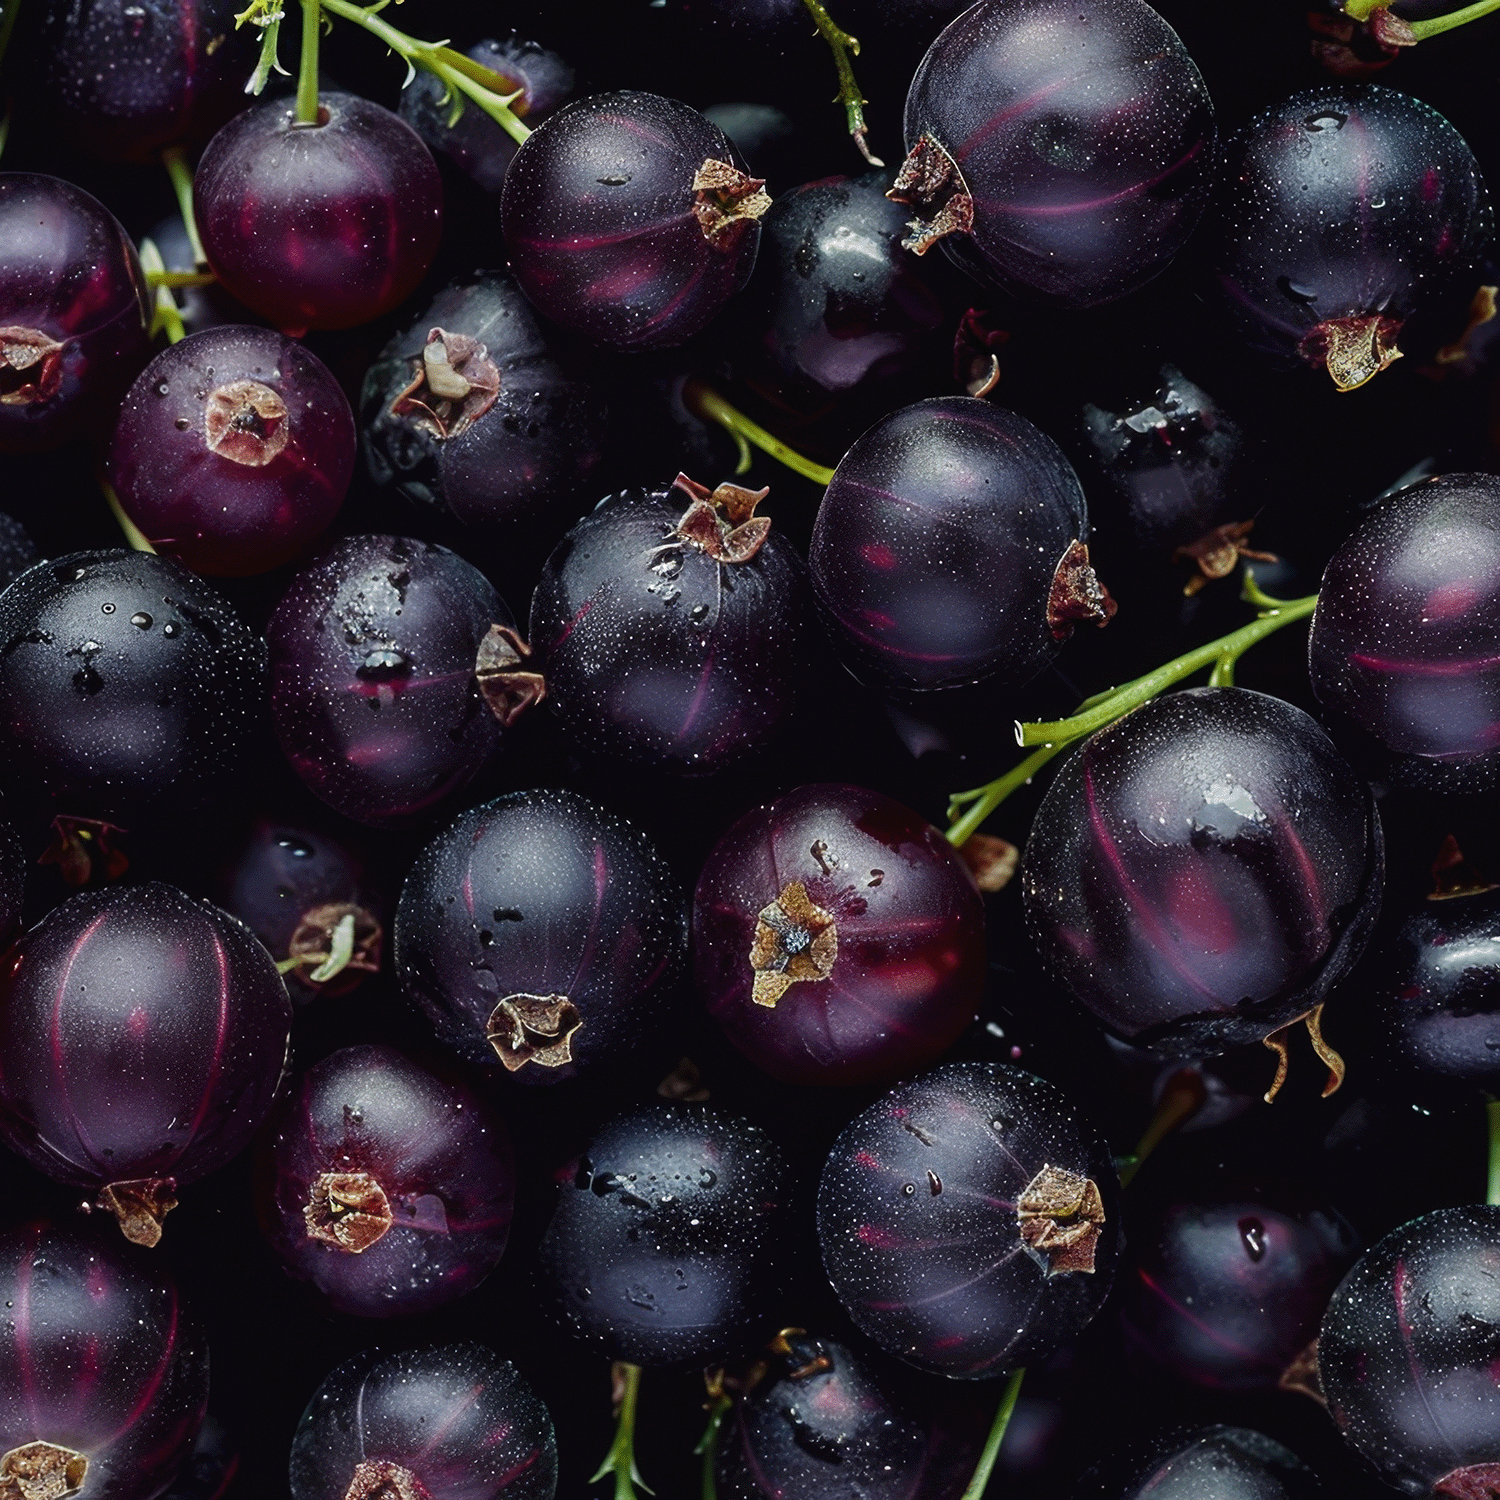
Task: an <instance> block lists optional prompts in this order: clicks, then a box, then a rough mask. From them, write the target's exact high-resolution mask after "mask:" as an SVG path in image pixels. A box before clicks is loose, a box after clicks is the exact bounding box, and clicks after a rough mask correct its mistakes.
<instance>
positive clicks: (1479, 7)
mask: <svg viewBox="0 0 1500 1500" xmlns="http://www.w3.org/2000/svg"><path fill="white" fill-rule="evenodd" d="M1493 10H1500V0H1477V3H1476V4H1474V5H1466V6H1464V8H1463V9H1462V10H1455V11H1453V12H1451V13H1450V14H1448V15H1446V16H1431V17H1429V18H1428V19H1427V20H1425V21H1413V22H1412V23H1411V34H1412V35H1413V36H1414V37H1415V38H1416V39H1417V40H1418V41H1419V42H1425V41H1426V40H1427V38H1428V37H1430V36H1441V35H1442V33H1443V32H1445V31H1452V30H1454V29H1455V28H1456V27H1459V26H1464V25H1466V24H1467V23H1468V22H1470V21H1477V20H1478V19H1479V18H1480V16H1487V15H1489V13H1490V12H1491V11H1493Z"/></svg>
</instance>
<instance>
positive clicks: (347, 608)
mask: <svg viewBox="0 0 1500 1500" xmlns="http://www.w3.org/2000/svg"><path fill="white" fill-rule="evenodd" d="M513 623H514V622H513V621H512V619H511V615H510V611H509V610H508V609H506V607H505V605H504V603H503V602H502V600H501V599H500V596H499V595H498V594H496V592H495V590H494V589H493V588H492V587H491V586H490V583H489V580H488V579H486V578H485V576H484V575H483V574H482V573H481V572H480V571H479V570H478V569H477V568H476V567H474V566H473V564H472V563H467V562H465V561H464V560H463V558H461V557H459V556H458V555H457V554H456V553H454V552H450V551H448V549H447V548H446V547H439V546H437V545H435V544H434V543H432V542H421V541H414V540H412V539H411V538H409V537H399V536H354V537H346V538H344V539H343V540H342V541H339V542H335V543H334V544H333V546H331V547H329V548H328V549H327V550H326V551H325V552H323V553H322V554H321V555H320V556H319V557H318V558H317V559H315V560H314V562H313V563H312V564H310V565H309V566H308V567H307V568H305V569H304V570H303V571H302V572H300V573H299V574H298V575H297V576H296V578H294V579H293V580H292V585H291V587H290V588H289V589H288V590H287V591H286V593H285V595H283V597H282V600H281V603H280V604H278V605H277V606H276V609H275V611H274V613H273V614H272V616H271V619H270V621H269V623H268V624H267V626H266V641H267V644H268V645H269V647H270V655H271V714H272V717H273V719H274V720H275V724H276V734H277V737H278V738H279V739H280V741H281V748H282V749H283V750H284V751H285V753H286V757H287V759H288V760H289V761H291V763H292V767H293V769H294V770H295V771H296V772H297V774H298V775H299V776H300V777H301V778H302V779H303V781H305V782H306V783H307V785H308V786H309V787H311V789H312V790H313V791H314V792H316V793H317V794H318V796H320V797H321V798H322V799H323V800H324V801H325V802H326V803H328V804H329V806H330V807H334V808H337V809H338V811H339V812H341V813H343V814H344V816H345V817H349V818H356V819H358V820H359V821H360V822H362V823H373V824H377V825H378V824H385V823H393V822H400V821H402V820H403V819H410V818H412V817H414V816H416V815H417V814H420V813H422V812H425V811H426V810H427V809H428V808H430V807H432V806H433V805H434V804H435V803H437V802H438V801H440V800H441V799H442V798H443V797H445V796H446V795H447V794H448V793H449V792H451V791H454V790H455V789H457V788H458V787H461V786H464V785H466V784H467V783H468V782H469V781H470V780H471V779H472V778H473V777H474V776H475V775H476V774H477V773H478V771H479V769H480V767H481V766H483V765H484V763H485V762H486V761H487V760H488V759H489V758H490V756H491V755H492V754H493V753H494V750H495V747H496V746H497V745H498V744H499V743H500V735H501V733H502V730H501V725H500V721H499V720H498V719H497V718H496V716H495V714H494V713H492V712H491V710H490V709H489V707H488V706H487V704H486V701H485V696H484V693H483V692H482V691H481V688H480V684H479V680H478V678H477V677H476V676H475V669H476V667H477V666H478V664H479V652H480V646H481V644H482V643H483V642H484V641H485V639H486V637H487V636H489V634H490V630H491V627H492V626H497V627H500V629H502V630H505V629H508V628H509V627H511V626H512V625H513ZM512 639H513V637H512Z"/></svg>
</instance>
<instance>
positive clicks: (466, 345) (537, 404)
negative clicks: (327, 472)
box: [360, 115, 606, 547]
mask: <svg viewBox="0 0 1500 1500" xmlns="http://www.w3.org/2000/svg"><path fill="white" fill-rule="evenodd" d="M465 118H467V115H466V116H465ZM556 342H557V341H556V339H555V337H551V338H549V335H548V331H547V330H546V329H545V328H544V327H543V326H542V324H541V321H540V319H538V317H537V315H536V313H535V311H534V310H533V308H532V306H531V304H530V303H529V302H528V301H527V300H526V299H525V297H523V296H522V295H521V293H520V291H519V290H518V289H517V287H516V284H515V282H514V281H512V280H511V278H510V277H508V276H496V275H475V276H471V277H466V278H464V279H462V280H460V281H456V282H453V283H451V284H450V285H449V286H447V287H445V288H444V289H443V290H442V291H441V292H439V293H438V295H437V297H436V298H435V299H434V300H433V302H432V303H431V305H430V306H429V307H427V308H426V309H424V311H423V312H422V314H421V316H420V317H418V318H417V319H416V320H415V321H414V322H413V323H412V324H411V326H410V327H409V328H408V329H406V331H405V332H404V333H399V334H397V335H396V336H395V337H394V338H393V339H392V340H391V341H390V342H389V343H388V344H387V345H386V346H385V348H384V349H382V350H381V352H380V358H379V359H378V360H377V361H376V362H375V364H373V365H372V366H371V367H370V370H369V373H368V374H367V375H366V376H365V383H364V390H363V392H362V394H361V396H360V419H361V423H362V427H363V441H364V451H365V459H366V462H367V464H368V466H369V469H370V473H371V474H372V475H373V477H374V479H375V481H376V483H377V484H390V485H394V486H395V487H396V489H398V490H399V491H400V492H401V494H403V495H405V496H406V497H407V498H409V499H412V500H417V501H420V502H424V503H426V504H429V505H436V506H438V507H440V508H443V509H446V510H448V511H450V512H451V513H452V514H453V515H455V516H457V517H458V519H459V520H460V521H462V522H463V523H464V524H465V525H467V526H474V527H479V528H483V529H492V528H497V527H507V528H508V529H509V530H510V531H511V532H514V531H515V530H517V529H520V530H522V531H523V532H527V533H533V534H536V533H539V534H541V535H544V536H545V537H546V545H547V546H548V547H551V545H552V544H553V543H554V542H556V540H557V538H558V537H559V536H561V535H562V533H563V532H564V531H565V530H566V529H567V527H568V526H569V525H570V524H571V523H572V521H573V520H574V518H575V517H576V516H577V514H578V511H579V510H580V509H581V508H582V506H583V504H584V497H585V496H586V495H587V489H586V485H587V482H588V480H589V477H590V475H592V474H593V473H594V472H595V470H596V469H598V468H599V466H600V464H601V462H602V461H603V458H604V421H605V410H606V407H605V397H604V393H603V391H602V390H601V389H600V388H599V387H598V386H597V385H596V384H594V383H592V382H590V381H587V380H584V379H582V378H580V377H579V376H578V375H577V374H576V373H574V372H573V371H571V370H569V369H568V368H567V367H566V366H565V365H564V364H563V363H562V362H560V360H559V357H558V352H557V351H556V350H555V349H554V347H553V345H554V344H555V343H556Z"/></svg>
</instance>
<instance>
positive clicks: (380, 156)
mask: <svg viewBox="0 0 1500 1500" xmlns="http://www.w3.org/2000/svg"><path fill="white" fill-rule="evenodd" d="M318 116H319V118H318V123H317V124H316V125H307V126H300V125H296V124H294V123H293V110H292V105H291V103H290V101H288V100H285V99H268V100H265V101H263V102H262V103H259V104H253V105H251V106H250V108H249V109H246V110H244V111H243V112H242V113H240V114H238V115H236V116H235V117H234V119H232V120H231V121H230V122H229V123H228V124H227V125H226V126H225V127H224V128H223V129H222V130H220V131H219V133H218V134H217V135H215V136H214V138H213V139H212V140H211V141H210V142H209V143H208V145H207V147H206V148H205V149H204V152H203V156H202V159H201V160H200V161H199V163H198V171H197V173H196V175H195V176H194V178H193V205H194V212H195V213H196V215H197V219H198V229H199V232H200V234H201V235H202V236H203V248H204V250H205V252H206V253H207V255H208V260H209V264H210V265H211V266H212V267H213V269H214V272H215V273H216V274H217V276H218V278H219V280H220V281H222V282H223V283H224V285H225V286H226V287H227V288H228V289H229V291H230V292H232V293H233V294H234V295H235V296H236V297H238V298H239V300H240V301H241V302H243V303H244V304H245V306H246V307H248V308H250V309H251V310H252V311H253V312H256V313H259V314H260V316H261V317H263V318H266V319H267V320H269V321H270V322H271V323H274V324H275V325H276V326H277V327H278V328H281V329H282V330H284V331H285V332H287V333H291V334H300V333H302V332H305V331H306V330H307V329H309V328H352V327H354V326H355V325H356V324H359V323H368V322H369V321H370V320H371V319H372V318H378V317H379V316H380V315H381V314H382V313H385V312H389V311H390V310H391V308H393V307H395V306H396V304H397V303H398V302H401V301H403V300H404V299H405V298H406V297H407V296H408V295H409V294H410V293H411V292H413V291H414V290H415V289H416V286H417V283H418V282H419V281H421V279H422V277H423V275H424V274H425V273H426V271H427V267H428V266H429V265H430V264H431V263H432V259H433V256H434V255H436V254H437V247H438V240H439V238H440V235H441V230H442V221H443V203H442V183H441V180H440V179H439V177H438V170H437V167H436V165H435V164H434V163H433V160H432V155H431V153H430V152H429V151H428V149H427V147H426V146H424V145H423V144H422V141H421V139H420V138H419V137H418V135H417V134H416V132H415V131H414V130H412V128H411V127H410V126H409V125H407V124H406V123H405V122H404V121H403V120H401V119H400V118H399V117H398V116H397V115H393V114H392V113H391V112H390V111H389V110H387V109H382V108H381V107H380V106H379V105H378V104H372V103H371V102H370V101H369V100H367V99H361V98H358V97H357V96H356V95H353V94H340V93H323V94H320V95H319V109H318Z"/></svg>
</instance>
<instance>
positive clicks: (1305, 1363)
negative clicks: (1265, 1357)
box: [1276, 1339, 1328, 1406]
mask: <svg viewBox="0 0 1500 1500" xmlns="http://www.w3.org/2000/svg"><path fill="white" fill-rule="evenodd" d="M1276 1385H1277V1388H1278V1389H1279V1390H1283V1391H1295V1392H1297V1393H1298V1394H1299V1395H1303V1396H1307V1397H1309V1398H1311V1399H1312V1400H1314V1401H1316V1402H1317V1403H1318V1405H1319V1406H1327V1405H1328V1398H1327V1397H1326V1396H1325V1395H1324V1394H1323V1382H1322V1381H1321V1379H1319V1377H1318V1341H1317V1339H1314V1340H1313V1341H1312V1343H1310V1344H1309V1345H1308V1346H1307V1348H1305V1349H1304V1350H1302V1351H1301V1353H1300V1354H1297V1355H1296V1356H1295V1357H1294V1358H1293V1360H1292V1362H1291V1364H1289V1365H1288V1366H1287V1367H1286V1369H1284V1370H1283V1371H1282V1372H1281V1375H1280V1377H1279V1378H1278V1379H1277V1381H1276Z"/></svg>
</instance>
